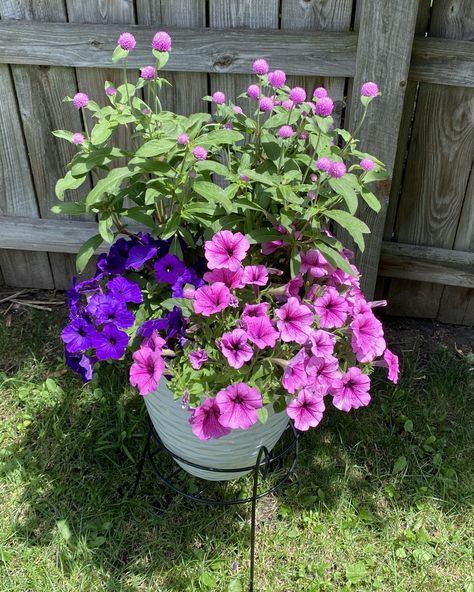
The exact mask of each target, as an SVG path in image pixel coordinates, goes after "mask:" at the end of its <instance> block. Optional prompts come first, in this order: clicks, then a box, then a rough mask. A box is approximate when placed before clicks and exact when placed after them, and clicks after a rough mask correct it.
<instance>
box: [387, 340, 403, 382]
mask: <svg viewBox="0 0 474 592" xmlns="http://www.w3.org/2000/svg"><path fill="white" fill-rule="evenodd" d="M383 359H384V360H385V361H386V362H387V365H388V379H389V380H391V381H392V382H393V384H397V383H398V375H399V374H400V365H399V362H398V356H397V355H396V354H394V353H393V352H391V351H390V350H389V349H386V350H385V351H384V352H383Z"/></svg>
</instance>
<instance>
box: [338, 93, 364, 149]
mask: <svg viewBox="0 0 474 592" xmlns="http://www.w3.org/2000/svg"><path fill="white" fill-rule="evenodd" d="M367 107H368V106H367V105H366V106H365V107H364V112H363V113H362V117H361V120H360V121H359V124H358V126H357V127H356V129H355V131H354V133H353V134H351V137H350V138H349V140H348V141H347V143H346V145H345V146H344V148H343V149H342V151H341V156H343V155H344V153H345V152H346V151H347V149H348V148H349V146H350V145H351V144H352V140H353V139H354V138H356V137H357V134H358V133H359V131H360V128H361V127H362V126H363V124H364V121H365V117H366V115H367Z"/></svg>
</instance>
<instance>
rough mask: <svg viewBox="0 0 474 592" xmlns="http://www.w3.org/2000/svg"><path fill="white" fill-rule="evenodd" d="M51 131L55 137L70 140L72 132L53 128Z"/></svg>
mask: <svg viewBox="0 0 474 592" xmlns="http://www.w3.org/2000/svg"><path fill="white" fill-rule="evenodd" d="M51 133H52V134H53V136H56V138H61V139H62V140H67V141H68V142H72V136H73V133H72V132H68V131H67V130H54V132H51Z"/></svg>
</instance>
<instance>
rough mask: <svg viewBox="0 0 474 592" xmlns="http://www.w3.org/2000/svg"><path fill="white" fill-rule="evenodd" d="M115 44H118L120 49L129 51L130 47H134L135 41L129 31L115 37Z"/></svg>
mask: <svg viewBox="0 0 474 592" xmlns="http://www.w3.org/2000/svg"><path fill="white" fill-rule="evenodd" d="M117 44H118V45H120V47H121V48H122V49H126V50H127V51H130V50H131V49H134V47H135V45H136V44H137V42H136V40H135V37H134V36H133V35H132V34H131V33H122V34H121V35H120V37H119V38H118V39H117Z"/></svg>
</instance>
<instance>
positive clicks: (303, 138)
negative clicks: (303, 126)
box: [298, 132, 309, 140]
mask: <svg viewBox="0 0 474 592" xmlns="http://www.w3.org/2000/svg"><path fill="white" fill-rule="evenodd" d="M298 138H299V139H300V140H307V139H308V138H309V134H308V132H301V134H300V135H299V136H298Z"/></svg>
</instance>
